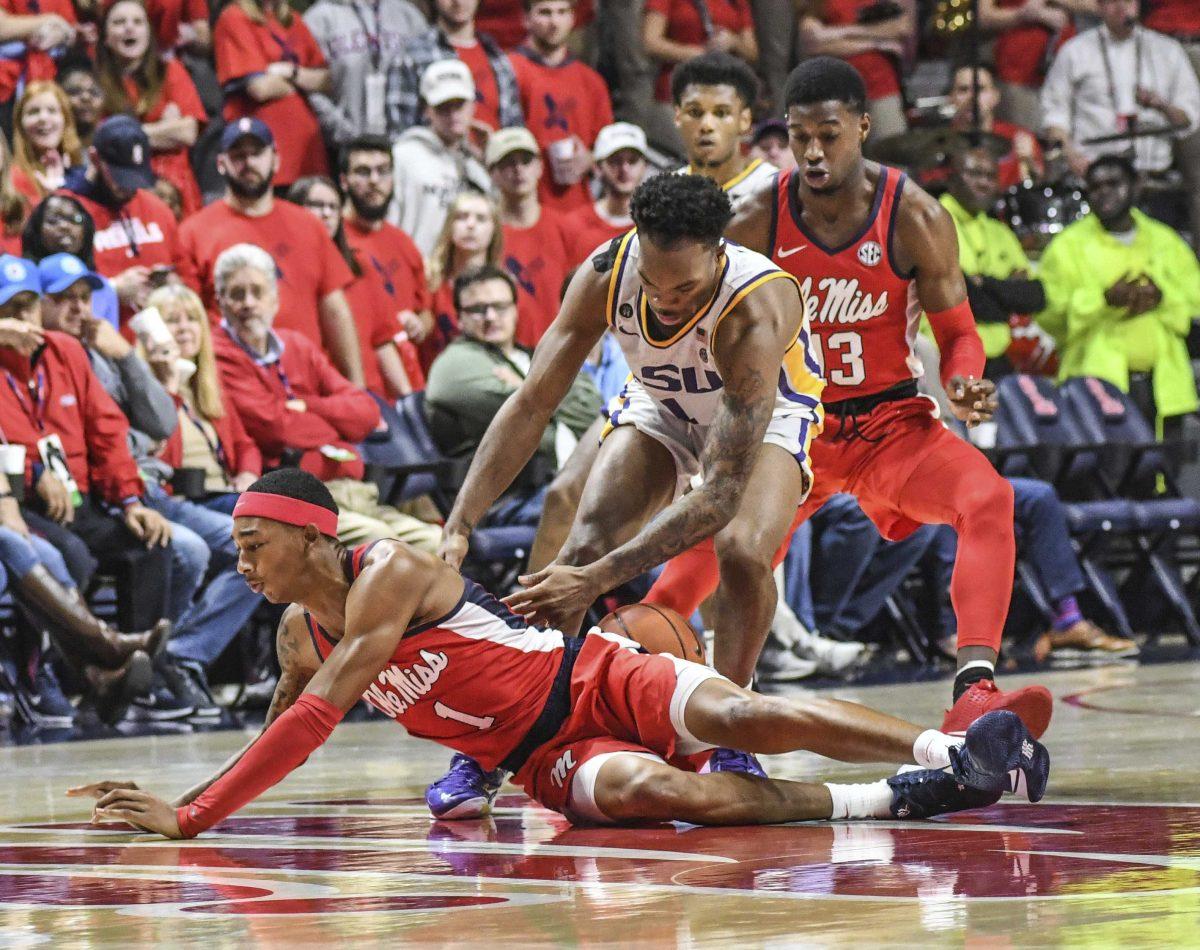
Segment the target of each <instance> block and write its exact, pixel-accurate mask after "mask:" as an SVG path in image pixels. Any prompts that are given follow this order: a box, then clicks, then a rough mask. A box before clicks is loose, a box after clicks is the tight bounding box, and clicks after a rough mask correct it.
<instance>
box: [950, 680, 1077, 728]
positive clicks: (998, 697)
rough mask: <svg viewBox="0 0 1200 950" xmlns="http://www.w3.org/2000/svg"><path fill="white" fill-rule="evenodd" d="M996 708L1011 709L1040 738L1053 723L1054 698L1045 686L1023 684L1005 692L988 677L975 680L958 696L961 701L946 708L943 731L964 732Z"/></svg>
mask: <svg viewBox="0 0 1200 950" xmlns="http://www.w3.org/2000/svg"><path fill="white" fill-rule="evenodd" d="M993 709H1011V710H1012V711H1013V712H1015V713H1016V714H1017V715H1018V716H1020V717H1021V721H1022V722H1023V723H1025V728H1026V729H1028V730H1029V731H1030V733H1032V734H1033V737H1034V738H1035V739H1040V738H1041V737H1042V735H1043V733H1045V731H1046V729H1047V727H1049V725H1050V716H1051V714H1052V713H1053V712H1054V700H1053V699H1051V698H1050V691H1049V690H1048V689H1046V687H1045V686H1023V687H1021V688H1020V689H1014V690H1013V691H1012V692H1011V693H1006V692H1004V691H1002V690H1001V689H1000V688H999V687H998V686H997V685H996V684H995V683H993V682H992V681H991V680H989V679H982V680H976V681H975V682H974V683H972V684H971V686H970V688H969V689H968V690H967V691H966V692H965V693H963V694H962V695H961V696H959V697H958V702H956V703H955V704H954V705H953V706H952V707H951V708H950V709H948V710H946V716H945V718H944V719H943V720H942V732H948V733H950V734H952V735H953V734H958V735H962V734H963V733H964V732H966V731H967V726H969V725H971V723H973V722H974V721H975V720H976V719H978V718H979V717H980V716H982V715H983V714H984V713H989V712H991V711H992V710H993Z"/></svg>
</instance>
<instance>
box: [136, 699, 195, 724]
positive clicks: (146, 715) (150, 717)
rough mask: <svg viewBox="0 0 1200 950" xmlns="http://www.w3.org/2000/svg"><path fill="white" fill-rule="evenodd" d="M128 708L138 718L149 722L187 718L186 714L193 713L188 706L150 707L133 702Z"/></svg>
mask: <svg viewBox="0 0 1200 950" xmlns="http://www.w3.org/2000/svg"><path fill="white" fill-rule="evenodd" d="M129 709H130V712H132V713H133V714H134V715H136V716H137V717H138V718H140V719H145V720H147V721H149V722H173V721H174V720H176V719H187V717H188V716H191V715H193V714H194V713H195V710H194V709H192V708H191V707H190V706H185V707H183V708H182V709H150V708H148V707H146V706H139V705H138V704H137V703H133V704H132V705H131V706H130V707H129Z"/></svg>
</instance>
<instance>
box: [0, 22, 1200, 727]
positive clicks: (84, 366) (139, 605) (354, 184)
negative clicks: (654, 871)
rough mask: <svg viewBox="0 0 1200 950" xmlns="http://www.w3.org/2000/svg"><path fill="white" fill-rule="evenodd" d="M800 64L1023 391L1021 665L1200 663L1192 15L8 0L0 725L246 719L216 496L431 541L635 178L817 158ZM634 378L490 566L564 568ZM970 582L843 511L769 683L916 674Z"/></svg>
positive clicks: (858, 514)
mask: <svg viewBox="0 0 1200 950" xmlns="http://www.w3.org/2000/svg"><path fill="white" fill-rule="evenodd" d="M815 55H829V56H835V57H839V58H842V59H844V60H846V61H847V62H849V63H851V64H852V65H854V66H855V67H856V68H857V69H858V70H859V72H860V73H861V74H862V76H863V78H864V80H865V82H866V87H867V91H868V94H869V97H870V102H869V111H870V116H871V126H872V131H871V135H870V138H869V141H868V144H867V152H868V155H869V157H871V158H872V159H874V160H878V161H882V162H885V163H887V164H892V165H898V166H900V167H902V168H904V169H905V170H906V171H907V172H908V173H909V175H910V176H911V177H912V178H913V180H915V181H917V182H918V183H920V184H921V185H922V186H923V187H925V188H926V189H928V190H930V191H931V192H933V193H935V194H937V195H938V196H939V198H940V200H941V201H942V203H943V204H944V205H945V207H946V208H947V210H948V211H949V213H950V214H951V216H952V217H953V219H954V221H955V224H956V226H957V228H958V235H959V248H960V256H961V264H962V268H963V271H964V273H965V275H966V276H967V279H968V286H969V292H970V300H971V304H972V308H973V310H974V313H975V316H976V319H977V322H978V325H979V330H980V335H981V337H982V339H983V342H984V345H985V349H986V352H987V356H988V375H989V377H990V378H992V379H994V380H995V381H997V383H998V384H1000V388H1001V398H1002V403H1003V408H1002V410H1001V414H1000V416H999V417H998V418H997V420H996V422H995V423H991V424H988V425H985V426H982V427H980V429H978V430H974V431H973V432H972V433H970V434H969V437H970V438H971V439H972V440H973V441H975V442H976V444H977V445H979V446H980V447H981V448H982V449H984V450H985V451H987V452H988V453H989V454H990V455H991V456H992V458H993V460H994V462H995V464H996V465H997V466H998V467H999V468H1000V469H1001V471H1002V472H1003V473H1004V474H1005V475H1006V476H1009V477H1010V478H1011V479H1012V481H1013V484H1014V488H1015V489H1016V496H1017V522H1018V535H1019V538H1020V552H1019V553H1020V559H1021V561H1020V567H1019V569H1018V575H1017V578H1016V585H1015V589H1014V594H1015V596H1014V601H1013V608H1012V612H1011V616H1010V618H1009V631H1008V632H1009V639H1008V640H1007V641H1006V649H1007V650H1008V652H1009V657H1010V662H1011V663H1017V664H1027V665H1031V666H1036V665H1043V664H1051V663H1055V664H1063V663H1099V662H1131V661H1132V660H1134V659H1135V658H1137V657H1138V655H1139V653H1142V654H1154V652H1155V650H1156V649H1157V648H1159V646H1161V645H1162V644H1166V645H1167V647H1168V648H1169V647H1170V645H1171V644H1172V643H1179V642H1182V643H1184V644H1196V643H1200V626H1198V625H1197V620H1196V607H1197V601H1200V577H1198V568H1197V556H1196V555H1197V539H1196V535H1197V532H1200V502H1197V498H1198V497H1200V487H1198V485H1200V479H1198V477H1197V472H1196V465H1195V462H1194V457H1195V444H1196V439H1197V437H1198V436H1200V421H1198V418H1197V407H1198V404H1200V403H1198V400H1197V365H1198V363H1197V360H1200V324H1198V323H1197V319H1198V318H1200V266H1198V265H1197V259H1196V255H1195V253H1194V249H1195V248H1196V247H1197V241H1200V81H1198V79H1197V74H1198V73H1200V4H1197V3H1196V2H1195V0H1141V2H1139V0H937V2H929V0H411V2H410V0H317V2H315V3H313V4H312V5H311V6H307V7H305V6H304V5H303V4H302V3H295V4H289V3H287V2H260V0H226V2H217V0H213V2H211V3H210V0H115V2H105V0H0V128H2V129H3V132H4V136H3V137H2V138H0V250H2V251H3V254H4V256H3V257H0V369H2V370H3V372H4V377H5V379H4V383H3V385H0V454H2V457H3V463H4V466H5V472H6V474H7V476H8V481H7V490H5V486H4V483H3V482H0V583H2V587H3V590H4V597H3V600H2V601H0V621H2V626H3V633H2V636H0V709H2V710H3V713H4V715H3V720H4V722H5V723H6V724H7V725H8V726H9V727H10V728H11V729H12V730H14V732H15V731H18V730H26V731H28V730H29V729H31V728H32V729H34V730H40V731H42V732H45V731H46V730H50V729H70V728H72V727H73V726H80V727H81V728H83V727H84V726H86V727H87V728H88V729H94V728H100V729H105V728H111V727H113V726H120V727H121V728H134V727H135V726H134V725H133V724H137V723H142V724H145V723H160V724H171V726H172V728H175V727H188V728H192V727H195V726H197V725H201V726H202V725H203V724H205V723H208V724H219V723H221V722H227V721H228V718H229V717H230V715H231V714H233V711H234V710H237V709H255V708H262V707H263V706H264V705H265V702H266V700H267V699H268V698H269V696H270V691H271V689H272V687H273V678H274V675H275V667H274V662H273V656H272V652H273V650H272V647H273V627H274V623H275V622H276V620H277V617H278V613H277V612H276V609H275V608H272V607H271V606H270V605H267V604H265V603H264V602H262V600H261V598H260V597H259V596H258V595H256V594H254V592H252V591H251V590H249V588H247V587H246V585H245V584H244V583H243V582H242V581H241V579H240V578H239V576H238V575H237V572H236V549H235V547H234V545H233V542H232V540H231V537H230V525H231V516H230V513H231V511H232V508H233V504H234V502H235V500H236V497H237V493H238V492H239V491H242V490H244V489H245V488H247V487H248V486H249V485H250V484H251V483H252V482H253V481H254V480H255V479H256V478H257V477H258V476H259V475H260V474H261V473H262V472H263V471H265V470H267V469H270V468H274V467H279V466H287V465H298V466H301V467H303V468H305V469H307V470H309V471H312V472H313V473H315V474H317V475H318V476H319V477H320V478H322V479H323V480H324V481H326V483H327V484H328V485H329V487H330V489H331V490H332V492H333V494H334V497H335V498H336V499H337V501H338V503H339V505H340V507H341V510H342V516H341V520H340V522H339V533H340V536H341V540H343V541H344V542H345V543H347V544H357V543H361V542H363V541H368V540H372V539H375V538H382V537H398V538H401V539H403V540H405V541H408V542H410V543H412V544H414V545H416V546H418V547H421V548H424V549H426V550H430V551H433V550H436V548H437V545H438V542H439V540H440V533H441V529H440V526H439V525H440V521H441V519H442V518H443V517H444V515H445V514H446V512H447V511H448V506H449V504H450V503H451V502H452V500H453V497H454V491H455V488H456V485H457V484H458V483H459V481H460V480H461V477H462V473H463V470H464V465H465V463H466V462H468V461H469V459H470V457H471V454H472V453H473V451H474V449H475V447H477V446H478V444H479V441H480V439H481V437H482V434H483V432H484V430H485V429H486V427H487V425H488V423H489V422H490V420H491V419H492V417H493V416H494V415H495V413H496V411H497V410H498V408H499V406H500V405H501V403H502V402H503V401H504V400H505V399H506V398H507V396H508V395H509V394H510V393H511V392H512V391H513V390H514V389H515V388H516V387H517V386H519V385H520V383H521V381H522V379H523V377H524V375H525V374H526V373H527V372H528V369H529V365H530V355H531V351H532V348H533V347H535V346H536V344H537V342H538V340H539V339H540V338H541V336H542V334H543V333H544V332H545V330H546V328H547V326H548V325H549V324H550V322H551V321H552V320H553V319H554V316H555V314H556V312H557V308H558V303H559V300H560V297H561V294H562V292H563V289H564V286H565V283H566V281H567V280H568V278H569V277H570V275H571V273H572V272H573V270H574V269H575V268H576V267H578V266H580V265H581V264H583V263H584V262H585V261H586V259H587V258H588V256H589V254H590V253H591V252H592V251H593V250H594V249H596V248H597V246H599V245H601V244H602V243H603V242H605V241H608V240H610V239H612V238H613V237H616V236H618V235H620V234H622V233H623V232H624V231H626V230H627V229H628V228H629V227H630V226H631V220H630V217H629V205H630V198H631V195H632V193H633V191H634V189H635V188H636V187H637V185H638V184H639V183H640V182H641V181H642V180H643V179H644V178H645V177H646V176H648V175H654V174H661V173H667V172H671V171H675V170H679V169H686V170H689V171H692V172H694V173H697V174H703V175H707V176H709V177H712V178H714V179H715V180H716V181H717V182H718V183H719V184H721V185H722V186H724V187H725V188H726V189H727V190H728V191H729V192H730V194H731V196H732V197H733V198H734V201H735V203H736V202H737V201H738V200H740V199H741V198H742V197H743V196H744V194H745V193H746V191H747V190H748V188H749V186H751V185H761V183H762V181H763V180H765V179H766V178H768V177H769V176H770V175H771V174H773V173H774V171H775V170H776V169H781V168H786V167H789V166H790V165H792V164H794V163H795V158H794V157H793V154H792V152H791V150H790V148H789V144H788V128H787V123H786V116H785V114H784V111H783V108H782V104H781V95H782V89H783V85H784V82H785V80H786V77H787V75H788V72H789V70H790V69H791V68H792V67H793V66H794V65H795V64H797V63H798V62H800V61H802V60H804V59H805V58H807V57H810V56H815ZM923 345H924V346H925V348H926V350H927V351H929V350H932V343H924V344H923ZM926 355H927V356H928V357H929V359H930V360H932V361H936V352H928V353H927V354H926ZM626 373H627V369H626V367H625V366H624V363H623V360H622V357H621V355H620V351H619V348H618V346H617V345H616V343H615V341H614V340H612V339H605V340H604V341H603V342H602V343H601V345H600V346H598V347H597V349H596V351H595V352H594V353H593V354H592V356H591V358H590V360H589V362H588V364H587V365H586V367H585V372H584V373H583V374H581V376H580V377H579V379H578V380H577V382H576V385H575V386H574V387H573V389H572V391H571V393H570V395H569V396H568V398H567V400H566V401H565V402H564V403H563V405H562V407H561V409H560V410H559V412H558V414H557V415H556V417H555V419H554V421H553V423H552V425H551V427H550V428H549V429H548V430H547V432H546V436H545V439H544V440H543V443H542V449H541V451H540V452H539V453H538V455H537V457H536V458H535V459H534V461H533V462H532V463H531V464H530V466H529V467H528V468H527V469H526V471H525V472H524V473H523V474H522V476H521V478H520V479H519V480H518V482H517V483H516V485H514V487H513V488H512V489H511V490H510V491H509V493H508V494H506V495H505V496H504V497H503V498H502V499H501V501H500V502H499V503H498V504H497V505H496V506H495V507H494V509H493V510H492V511H491V512H490V513H489V515H488V518H487V520H486V522H485V524H484V525H482V526H481V529H482V530H480V531H478V532H477V536H476V538H475V539H474V540H473V545H474V546H473V548H472V551H471V555H470V558H469V561H468V565H467V572H468V573H471V574H473V575H474V576H476V577H477V578H478V579H480V580H482V581H484V582H485V583H487V584H489V585H491V586H492V587H493V589H497V588H503V587H505V586H511V585H512V584H513V583H515V577H516V574H517V573H519V572H520V571H521V570H522V569H524V567H525V566H527V565H529V564H533V565H534V566H535V567H537V566H541V565H543V564H545V563H546V562H547V561H548V560H550V559H551V558H552V557H553V556H554V553H555V542H556V541H561V528H562V525H563V523H564V517H565V515H564V512H565V513H569V512H570V510H571V509H572V508H573V505H574V501H575V499H573V498H572V497H570V493H571V488H570V486H571V485H572V484H574V483H576V482H577V481H578V479H577V478H574V477H573V475H572V473H571V471H570V464H571V463H570V460H571V456H572V450H573V448H574V446H575V445H576V444H577V443H578V442H579V440H580V439H589V438H595V433H596V426H597V420H598V419H599V418H600V413H601V409H602V407H603V405H604V404H605V402H606V401H607V400H608V399H610V398H612V397H613V396H614V395H616V393H617V392H619V390H620V387H621V385H622V383H623V381H624V379H625V376H626ZM936 376H937V374H936V372H931V373H928V374H927V377H928V378H930V379H933V380H936ZM933 385H936V383H934V384H933ZM931 395H933V396H934V397H935V398H936V397H937V396H938V395H939V394H938V393H937V392H933V391H931ZM543 520H544V522H545V523H544V524H543V530H542V533H541V534H540V535H538V536H537V541H536V543H535V541H534V534H535V530H536V529H537V526H538V525H539V522H542V521H543ZM954 549H955V536H954V533H953V531H952V529H950V528H949V527H946V526H927V527H925V528H922V529H921V530H920V531H918V532H917V533H916V534H915V535H913V536H912V537H910V538H909V539H906V540H905V541H903V542H900V543H896V544H890V543H886V542H884V541H883V539H882V538H881V537H880V536H879V535H878V533H877V532H876V531H875V528H874V526H873V525H872V524H871V522H870V521H869V520H868V519H867V518H866V516H864V515H863V513H862V511H861V510H860V509H859V508H858V506H857V504H856V503H855V501H854V499H853V498H851V497H849V496H837V497H835V499H834V500H833V501H831V502H829V503H828V504H827V505H826V506H825V508H824V509H822V511H821V512H820V514H819V515H818V516H817V517H816V518H815V519H814V520H813V521H812V523H811V524H808V525H805V526H803V528H802V529H801V530H800V531H799V532H798V533H797V534H796V536H795V538H794V539H793V541H792V549H791V554H790V556H789V557H788V559H787V561H786V563H785V564H784V565H783V567H781V569H780V571H779V589H780V600H779V609H778V612H777V615H776V621H775V625H774V627H773V630H772V637H771V640H770V643H769V646H768V649H767V651H766V653H765V654H764V657H763V660H762V664H761V666H760V670H759V675H760V681H761V682H763V683H769V682H779V681H788V680H799V679H805V678H810V677H811V678H814V679H815V680H822V679H824V680H829V679H833V680H839V679H843V678H846V677H864V676H874V675H901V676H905V675H915V673H916V672H917V671H918V670H920V669H922V668H925V667H928V666H935V667H936V665H937V664H938V663H939V662H941V658H943V657H944V656H945V648H944V644H945V643H947V642H949V643H950V644H952V643H953V637H954V633H955V631H954V629H953V626H954V617H953V611H952V610H951V609H950V606H949V604H948V595H947V589H948V582H947V578H948V576H949V571H950V568H951V566H952V564H953V559H954ZM644 589H645V583H640V584H634V585H630V587H629V588H628V589H623V590H621V591H616V592H613V594H611V595H610V596H608V597H607V598H605V600H604V601H603V603H602V604H600V605H598V607H597V611H598V612H599V613H603V612H606V611H607V610H608V609H611V608H612V607H614V606H617V605H619V604H620V603H622V602H627V601H632V600H636V599H637V598H638V597H639V596H640V594H641V593H642V592H643V591H644ZM501 592H502V591H501ZM694 622H695V623H696V624H697V626H700V627H703V625H704V620H703V610H702V611H701V613H700V615H699V616H697V617H696V618H694ZM1180 635H1182V640H1181V639H1180ZM1172 638H1175V639H1172ZM949 652H950V653H952V647H951V648H950V650H949ZM85 731H86V729H85Z"/></svg>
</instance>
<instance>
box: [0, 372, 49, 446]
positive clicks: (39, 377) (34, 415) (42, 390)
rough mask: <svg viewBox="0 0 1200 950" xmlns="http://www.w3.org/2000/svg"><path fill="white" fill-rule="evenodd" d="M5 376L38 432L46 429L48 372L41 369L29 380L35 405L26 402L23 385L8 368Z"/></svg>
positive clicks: (22, 409)
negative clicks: (18, 382)
mask: <svg viewBox="0 0 1200 950" xmlns="http://www.w3.org/2000/svg"><path fill="white" fill-rule="evenodd" d="M4 377H5V379H7V380H8V385H9V388H10V389H11V390H12V391H13V395H14V396H15V397H16V398H17V402H18V403H19V404H20V406H21V411H22V412H24V413H25V415H27V416H28V417H29V421H30V422H32V423H33V424H34V426H36V427H37V430H38V432H45V431H46V373H45V372H44V371H43V370H41V369H39V370H38V371H37V372H36V373H35V374H34V377H33V379H31V380H30V381H29V396H30V398H31V399H32V401H33V405H32V406H31V405H29V404H28V403H26V402H25V396H24V394H23V393H22V392H21V387H20V386H19V385H18V384H17V381H16V380H15V379H13V376H12V373H10V372H9V371H8V370H5V371H4Z"/></svg>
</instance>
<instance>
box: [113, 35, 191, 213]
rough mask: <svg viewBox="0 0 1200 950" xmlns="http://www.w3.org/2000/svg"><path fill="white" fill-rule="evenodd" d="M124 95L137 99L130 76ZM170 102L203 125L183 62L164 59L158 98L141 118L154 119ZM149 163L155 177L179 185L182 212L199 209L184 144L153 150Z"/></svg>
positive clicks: (132, 99) (159, 115)
mask: <svg viewBox="0 0 1200 950" xmlns="http://www.w3.org/2000/svg"><path fill="white" fill-rule="evenodd" d="M125 95H126V96H128V97H129V101H130V102H131V103H134V102H137V100H138V90H137V86H136V85H135V84H134V81H133V79H132V78H130V77H128V76H126V77H125ZM172 103H174V104H175V106H176V107H177V108H178V109H179V112H180V114H181V115H182V116H185V117H186V116H190V117H191V118H193V119H195V120H196V121H197V122H198V123H199V124H200V127H201V128H203V127H204V125H205V123H206V122H207V121H208V113H206V112H205V111H204V104H203V103H202V102H201V101H200V94H199V93H198V92H196V85H195V83H193V82H192V77H191V76H189V75H188V71H187V70H186V69H184V68H183V65H182V64H181V63H180V62H179V61H178V60H174V59H169V60H167V61H166V72H165V75H164V76H163V84H162V90H161V91H160V93H159V97H158V102H156V103H155V104H154V105H153V106H151V108H150V111H148V112H147V113H146V114H145V115H144V116H142V122H157V121H158V120H159V119H161V118H162V114H163V111H164V110H165V109H166V108H167V106H168V105H170V104H172ZM150 167H151V168H152V169H154V174H156V175H157V176H158V177H159V178H165V179H166V180H167V181H169V182H170V183H171V184H172V185H174V186H175V187H176V188H178V189H179V194H180V196H181V197H182V199H183V213H184V216H185V217H186V216H187V215H189V214H191V213H192V212H194V211H199V210H200V208H201V207H202V206H203V204H204V200H203V198H202V197H201V195H200V186H199V185H198V184H196V175H195V173H194V172H193V171H192V163H191V160H190V159H189V158H188V150H187V149H186V148H182V147H180V148H173V149H169V150H167V151H165V152H155V153H154V154H153V155H151V156H150Z"/></svg>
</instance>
